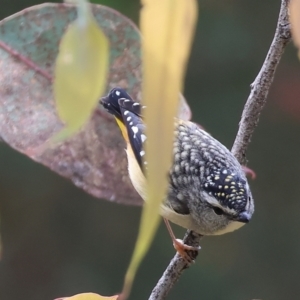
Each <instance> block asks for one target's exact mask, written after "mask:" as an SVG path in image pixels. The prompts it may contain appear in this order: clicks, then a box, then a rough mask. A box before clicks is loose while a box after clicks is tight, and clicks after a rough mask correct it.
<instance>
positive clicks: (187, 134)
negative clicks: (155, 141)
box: [101, 88, 254, 235]
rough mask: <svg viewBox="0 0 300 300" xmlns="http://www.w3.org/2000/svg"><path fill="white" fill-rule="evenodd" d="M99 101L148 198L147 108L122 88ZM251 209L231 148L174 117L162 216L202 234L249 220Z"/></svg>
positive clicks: (223, 230)
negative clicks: (122, 140) (120, 136)
mask: <svg viewBox="0 0 300 300" xmlns="http://www.w3.org/2000/svg"><path fill="white" fill-rule="evenodd" d="M101 104H102V105H103V107H104V108H105V109H106V110H107V111H108V112H109V113H111V114H112V115H113V116H114V117H115V118H116V121H117V123H118V125H119V127H120V128H121V131H122V134H123V136H124V138H125V140H126V142H127V150H126V151H127V157H128V171H129V176H130V179H131V181H132V184H133V186H134V187H135V189H136V190H137V192H138V193H139V194H140V196H141V197H142V198H143V199H145V176H144V173H145V169H146V168H147V162H146V161H145V160H144V156H145V150H144V148H143V145H144V143H145V141H146V139H147V137H146V134H145V124H144V122H143V117H142V115H143V110H144V109H147V108H146V107H144V106H142V105H140V104H139V103H137V102H135V101H133V100H132V98H131V97H130V96H129V95H128V93H127V92H126V91H125V90H123V89H121V88H114V89H112V90H111V91H110V92H109V93H108V95H107V96H106V97H103V98H102V99H101ZM158 155H159V153H158ZM253 212H254V202H253V198H252V195H251V191H250V188H249V185H248V182H247V179H246V176H245V173H244V171H243V169H242V167H241V165H240V164H239V162H238V161H237V160H236V158H235V157H234V156H233V155H232V154H231V152H230V151H229V150H228V149H227V148H226V147H225V146H223V145H222V144H221V143H220V142H218V141H217V140H216V139H214V138H213V137H212V136H211V135H210V134H208V133H207V132H206V131H204V130H202V129H200V128H199V126H198V125H197V124H194V123H192V122H189V121H183V120H179V119H177V120H175V136H174V150H173V166H172V168H171V170H170V172H169V191H168V195H167V197H166V199H164V201H163V204H162V208H161V214H162V216H163V217H164V218H166V219H168V220H170V221H171V222H173V223H175V224H178V225H180V226H182V227H185V228H187V229H191V230H193V231H195V232H197V233H199V234H202V235H219V234H224V233H227V232H231V231H233V230H236V229H238V228H240V227H242V226H243V225H244V224H245V223H248V222H249V221H250V219H251V217H252V214H253Z"/></svg>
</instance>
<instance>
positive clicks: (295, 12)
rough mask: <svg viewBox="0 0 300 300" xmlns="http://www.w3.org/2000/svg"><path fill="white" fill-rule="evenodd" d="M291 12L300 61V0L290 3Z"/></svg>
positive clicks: (294, 38) (293, 32) (294, 39)
mask: <svg viewBox="0 0 300 300" xmlns="http://www.w3.org/2000/svg"><path fill="white" fill-rule="evenodd" d="M289 11H290V22H291V30H292V37H293V41H294V43H295V45H296V47H297V48H298V51H299V52H298V57H299V59H300V0H292V1H290V6H289Z"/></svg>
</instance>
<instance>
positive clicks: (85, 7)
mask: <svg viewBox="0 0 300 300" xmlns="http://www.w3.org/2000/svg"><path fill="white" fill-rule="evenodd" d="M108 62H109V44H108V40H107V38H106V36H105V35H104V33H103V32H102V30H101V29H100V28H99V26H98V24H97V22H96V21H95V19H94V17H93V15H92V12H91V10H90V6H89V3H88V2H87V1H84V0H81V1H79V6H78V17H77V19H76V20H75V21H74V22H72V23H71V24H70V25H69V27H68V29H67V31H66V33H65V34H64V36H63V37H62V39H61V42H60V46H59V54H58V57H57V59H56V65H55V81H54V96H55V100H56V108H57V111H58V115H59V117H60V118H61V120H62V121H63V122H64V123H65V124H66V126H65V127H64V128H63V129H62V131H60V132H59V133H58V134H56V135H55V136H54V137H53V141H56V140H61V139H64V138H67V137H69V136H70V135H72V134H74V133H76V132H77V131H78V130H79V129H80V128H81V127H82V126H83V125H84V124H85V123H86V122H87V120H88V119H89V118H90V116H91V114H92V112H93V111H94V110H95V108H96V105H97V103H98V100H99V97H100V96H101V95H102V94H103V92H104V89H105V86H106V79H107V71H108Z"/></svg>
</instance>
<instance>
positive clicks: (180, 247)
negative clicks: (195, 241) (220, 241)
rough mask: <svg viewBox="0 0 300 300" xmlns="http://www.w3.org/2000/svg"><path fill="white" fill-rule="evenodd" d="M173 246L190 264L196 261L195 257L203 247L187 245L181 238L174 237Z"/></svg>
mask: <svg viewBox="0 0 300 300" xmlns="http://www.w3.org/2000/svg"><path fill="white" fill-rule="evenodd" d="M173 246H174V248H175V249H176V251H177V252H178V253H179V254H180V256H181V257H182V258H183V259H184V261H185V262H186V263H187V264H188V265H190V264H191V263H194V262H195V261H194V259H195V258H196V256H197V254H198V251H199V250H200V249H201V247H193V246H189V245H186V244H184V242H183V240H181V239H174V240H173Z"/></svg>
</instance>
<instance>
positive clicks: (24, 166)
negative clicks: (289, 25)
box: [0, 0, 300, 300]
mask: <svg viewBox="0 0 300 300" xmlns="http://www.w3.org/2000/svg"><path fill="white" fill-rule="evenodd" d="M39 3H40V2H39V1H34V0H31V1H30V0H14V1H10V0H1V10H0V19H2V18H4V17H6V16H9V15H11V14H13V13H15V12H17V11H19V10H21V9H23V8H26V7H28V6H31V5H34V4H39ZM99 3H101V4H106V5H108V6H111V7H113V8H115V9H117V10H119V11H121V12H122V13H123V14H125V15H127V16H129V17H130V18H131V19H132V20H134V21H135V22H136V23H138V14H139V8H140V3H139V1H138V0H126V1H125V0H106V1H104V0H103V1H99ZM199 4H200V17H199V22H198V26H197V32H196V38H195V42H194V45H193V50H192V55H191V58H190V63H189V67H188V73H187V77H186V85H185V86H186V87H185V95H186V97H187V99H188V101H189V103H190V105H191V107H192V110H193V120H195V121H197V122H198V123H200V124H202V125H203V126H204V127H205V128H206V129H207V130H208V131H209V132H211V133H212V134H213V135H214V136H215V137H216V138H218V139H219V140H220V141H222V142H223V143H224V144H225V145H227V146H228V147H229V148H230V147H231V145H232V143H233V140H234V137H235V134H236V132H237V128H238V122H239V119H240V115H241V111H242V108H243V105H244V103H245V100H246V99H247V97H248V94H249V90H250V88H249V85H250V83H251V82H252V81H253V80H254V78H255V76H256V75H257V73H258V71H259V69H260V67H261V64H262V62H263V60H264V58H265V55H266V53H267V50H268V48H269V45H270V42H271V40H272V38H273V35H274V29H275V26H276V21H277V17H278V12H279V7H280V1H279V0H276V1H274V0H264V1H261V0H239V1H238V0H222V1H218V0H206V1H204V0H201V1H199ZM154 21H155V20H154ZM120 150H121V149H120ZM121 151H122V150H121ZM299 153H300V63H299V61H298V60H297V56H296V50H295V48H294V46H293V45H292V44H290V45H289V46H288V48H287V50H286V52H285V54H284V56H283V59H282V61H281V64H280V66H279V68H278V70H277V74H276V78H275V81H274V84H273V86H272V88H271V91H270V94H269V97H268V103H267V106H266V108H265V110H264V111H263V113H262V115H261V120H260V123H259V126H258V128H257V130H256V132H255V135H254V137H253V140H252V143H251V145H250V147H249V151H248V159H249V166H250V167H251V168H252V169H254V170H255V171H256V173H257V179H256V180H255V181H251V186H252V191H253V194H254V198H255V200H256V212H255V215H254V217H253V220H252V221H251V223H250V224H249V225H247V226H245V227H244V228H243V229H241V230H239V231H237V232H235V233H232V234H228V235H224V236H220V237H210V238H205V239H204V240H203V241H202V250H201V252H200V254H199V257H198V260H197V262H196V264H195V265H193V266H192V268H190V269H189V270H188V271H187V272H185V274H184V275H183V276H182V278H181V279H180V281H179V283H178V284H177V285H176V286H175V288H174V289H173V291H172V292H171V294H170V296H169V298H168V299H174V300H179V299H207V300H210V299H219V300H227V299H228V300H243V299H245V300H248V299H249V300H250V299H272V300H277V299H297V298H298V297H299V294H300V284H299V278H300V238H299V237H300V217H299V215H300V161H299ZM0 215H1V235H2V241H3V245H4V249H3V250H4V252H3V257H2V260H1V262H0V299H1V300H51V299H54V298H57V297H60V296H70V295H73V294H76V293H80V292H88V291H93V292H98V293H101V294H104V295H105V294H106V295H109V294H114V293H116V292H119V291H120V290H121V287H122V281H123V276H124V273H125V271H126V268H127V266H128V263H129V259H130V257H131V253H132V250H133V247H134V243H135V239H136V234H137V228H138V224H139V217H140V208H138V207H129V206H122V205H117V204H112V203H109V202H107V201H105V200H99V199H95V198H93V197H91V196H89V195H87V194H85V193H84V192H83V191H81V190H79V189H78V188H76V187H75V186H73V185H72V184H71V183H70V182H69V181H67V180H66V179H63V178H61V177H59V176H58V175H56V174H54V173H52V172H51V171H50V170H48V169H47V168H45V167H43V166H41V165H38V164H37V163H34V162H32V161H31V160H29V159H28V158H26V157H25V156H23V155H21V154H19V153H17V152H15V151H14V150H12V149H10V148H9V147H8V146H7V145H5V144H3V143H0ZM175 227H176V226H174V228H175ZM175 230H176V234H177V236H178V237H180V236H183V234H184V232H185V231H184V230H183V229H181V228H178V227H176V228H175ZM173 254H174V249H173V247H172V244H171V241H170V238H169V235H168V233H167V231H166V229H165V227H164V226H163V224H162V225H161V227H160V230H159V232H158V234H157V237H156V239H155V242H154V243H153V245H152V247H151V250H150V253H149V254H148V256H147V258H146V259H145V261H144V262H143V264H142V266H141V268H140V270H139V273H138V276H137V280H136V282H135V285H134V289H133V293H132V296H131V299H147V298H148V296H149V294H150V292H151V289H152V288H153V287H154V285H155V283H156V282H157V280H158V279H159V277H160V275H161V274H162V272H163V270H164V269H165V267H166V266H167V265H168V263H169V261H170V259H171V258H172V257H173Z"/></svg>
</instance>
